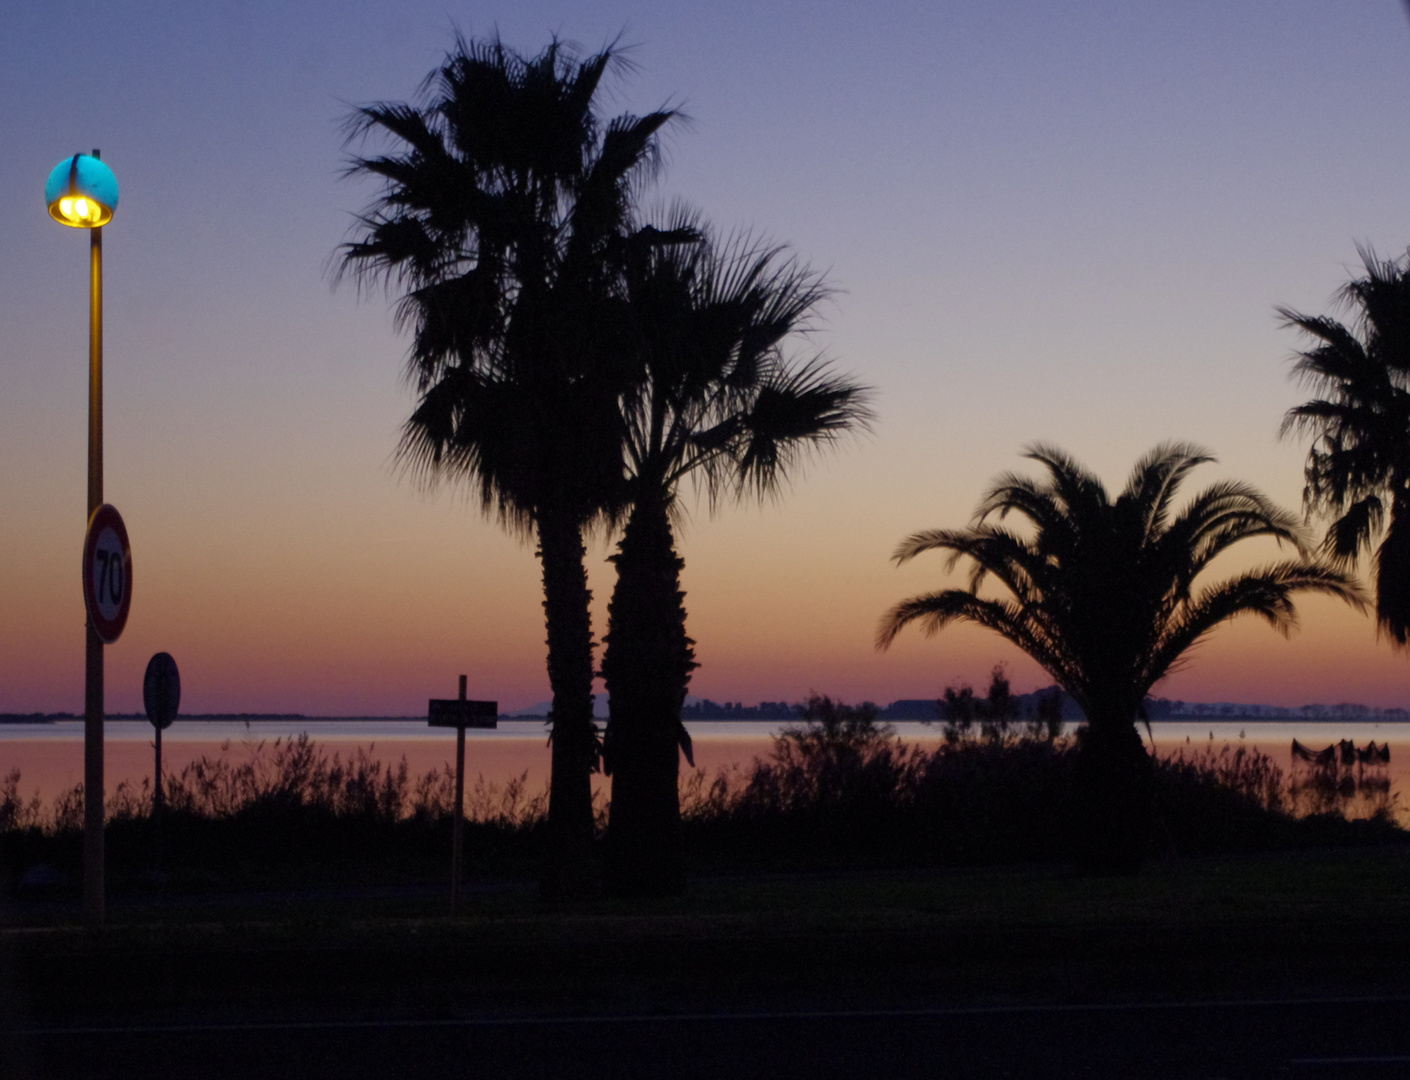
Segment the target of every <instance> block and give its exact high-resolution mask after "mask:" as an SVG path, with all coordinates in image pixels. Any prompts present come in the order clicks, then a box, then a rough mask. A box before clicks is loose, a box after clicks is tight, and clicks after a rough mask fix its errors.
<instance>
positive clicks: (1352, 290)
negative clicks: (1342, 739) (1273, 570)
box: [1278, 248, 1410, 648]
mask: <svg viewBox="0 0 1410 1080" xmlns="http://www.w3.org/2000/svg"><path fill="white" fill-rule="evenodd" d="M1360 254H1361V260H1362V263H1363V264H1364V265H1365V267H1366V276H1365V277H1364V278H1358V279H1355V280H1353V281H1350V282H1348V283H1347V284H1346V285H1345V286H1344V287H1343V288H1342V290H1341V294H1340V299H1341V300H1342V301H1343V302H1344V303H1345V304H1346V305H1347V306H1349V307H1354V308H1355V309H1356V313H1357V318H1356V325H1355V326H1354V327H1353V328H1348V327H1346V326H1344V325H1342V324H1341V323H1339V322H1337V321H1336V320H1335V319H1330V318H1325V317H1316V316H1311V315H1299V314H1298V313H1297V312H1295V311H1290V310H1288V309H1287V308H1279V309H1278V313H1279V314H1280V315H1282V316H1283V318H1284V319H1285V320H1286V325H1288V326H1291V327H1296V328H1297V329H1298V330H1301V331H1302V332H1303V333H1304V334H1305V335H1307V336H1308V337H1309V338H1311V339H1312V341H1313V346H1312V348H1310V349H1308V350H1306V351H1305V352H1300V353H1298V354H1297V362H1296V364H1295V365H1294V366H1293V374H1294V375H1295V376H1296V377H1297V378H1298V379H1299V380H1300V381H1301V382H1302V383H1303V385H1305V386H1308V387H1310V388H1311V389H1312V391H1313V392H1314V393H1316V394H1317V395H1318V396H1317V397H1316V398H1314V399H1313V400H1312V401H1309V402H1307V403H1306V404H1303V405H1299V406H1297V407H1296V408H1294V409H1290V410H1289V411H1288V414H1287V416H1286V418H1285V419H1284V420H1283V433H1284V434H1287V433H1288V432H1292V431H1299V432H1307V433H1310V434H1311V435H1312V436H1313V443H1312V448H1311V450H1310V451H1309V452H1308V456H1307V468H1306V474H1305V475H1306V486H1305V487H1304V489H1303V504H1304V506H1305V507H1306V509H1307V512H1308V514H1309V515H1311V514H1325V515H1328V516H1331V517H1333V518H1334V520H1333V521H1332V523H1331V525H1330V526H1329V527H1328V528H1327V533H1326V537H1325V539H1324V540H1323V544H1322V548H1323V551H1324V552H1325V553H1326V554H1327V555H1328V556H1329V557H1330V558H1331V559H1332V560H1333V561H1334V562H1336V563H1338V564H1340V565H1343V566H1352V565H1354V564H1355V563H1356V562H1357V560H1358V558H1359V557H1360V555H1361V554H1362V553H1363V552H1364V553H1366V554H1368V555H1369V554H1371V552H1372V549H1373V548H1374V555H1375V557H1374V563H1375V584H1376V622H1377V625H1378V627H1379V629H1380V630H1381V632H1382V633H1384V634H1385V635H1386V636H1388V637H1389V638H1390V640H1391V642H1392V643H1393V644H1394V645H1396V646H1398V647H1402V648H1403V647H1405V646H1406V645H1410V255H1407V256H1406V258H1404V259H1401V260H1398V261H1384V262H1383V261H1381V260H1379V259H1377V258H1376V255H1375V252H1373V251H1371V250H1370V249H1369V248H1365V249H1361V251H1360ZM1378 537H1379V538H1380V546H1379V547H1376V546H1375V544H1376V539H1377V538H1378Z"/></svg>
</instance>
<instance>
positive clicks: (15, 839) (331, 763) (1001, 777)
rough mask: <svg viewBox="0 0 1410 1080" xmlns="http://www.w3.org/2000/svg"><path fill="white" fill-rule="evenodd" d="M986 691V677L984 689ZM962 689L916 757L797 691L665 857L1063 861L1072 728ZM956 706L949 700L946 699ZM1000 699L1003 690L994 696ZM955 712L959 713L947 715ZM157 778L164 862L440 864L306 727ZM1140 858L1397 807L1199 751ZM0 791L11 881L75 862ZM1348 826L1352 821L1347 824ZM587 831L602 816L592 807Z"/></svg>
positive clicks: (476, 839) (534, 808)
mask: <svg viewBox="0 0 1410 1080" xmlns="http://www.w3.org/2000/svg"><path fill="white" fill-rule="evenodd" d="M996 681H997V680H996ZM990 689H991V694H990V697H989V698H987V699H977V698H974V697H973V695H972V694H971V695H970V699H971V706H972V709H973V711H972V713H971V714H970V715H971V716H973V717H977V719H978V723H979V725H980V727H979V730H978V731H975V730H973V729H972V728H966V727H965V719H964V717H963V713H962V712H961V713H957V714H956V716H955V717H952V719H951V720H950V721H949V723H948V724H947V727H946V739H945V741H944V742H943V743H942V744H941V745H940V746H939V747H937V748H936V749H934V750H933V751H928V750H926V749H924V748H921V747H919V746H915V745H908V744H906V743H905V742H904V741H903V740H901V739H899V738H898V737H897V736H896V735H895V733H894V731H893V729H891V728H890V727H889V726H888V725H886V724H884V723H881V722H879V720H878V717H877V712H876V709H875V708H874V707H871V706H855V707H852V706H846V705H842V704H838V703H836V702H833V701H831V700H830V699H828V698H826V697H819V698H814V699H813V700H812V701H810V702H809V703H808V705H807V707H806V709H805V716H804V718H803V721H802V722H801V723H799V724H796V725H790V726H789V727H787V728H786V729H785V730H784V731H783V732H782V733H780V734H779V735H778V736H777V737H776V738H775V739H774V742H773V746H772V748H771V750H770V752H769V754H768V755H767V756H766V757H763V758H756V759H754V760H753V761H752V762H751V763H749V764H748V765H736V766H734V767H732V768H729V769H723V770H720V771H719V772H718V773H717V774H716V775H714V776H713V777H711V776H709V775H707V774H706V773H705V772H703V771H701V770H696V771H694V772H693V773H690V774H688V775H687V776H686V777H685V778H684V779H683V782H682V799H681V802H682V828H683V839H684V841H685V842H684V844H683V848H684V851H685V856H686V860H687V863H688V864H690V865H691V866H693V867H694V868H696V869H701V868H709V867H715V868H739V869H765V868H771V869H790V868H792V869H806V868H818V867H833V866H925V865H945V864H985V863H999V862H1021V861H1057V860H1066V859H1068V858H1070V856H1071V851H1072V848H1073V845H1074V843H1075V842H1076V840H1077V838H1076V837H1075V836H1074V834H1073V820H1074V819H1073V815H1072V813H1071V807H1070V801H1071V798H1072V795H1071V790H1072V786H1073V785H1072V772H1073V769H1074V767H1075V763H1076V761H1077V757H1078V752H1079V747H1080V740H1081V738H1082V737H1083V735H1082V734H1081V733H1080V732H1079V734H1078V735H1076V736H1061V735H1055V734H1054V733H1053V730H1052V729H1051V728H1045V727H1044V726H1042V724H1041V723H1040V722H1038V721H1039V718H1033V719H1030V720H1029V721H1028V722H1026V723H1023V724H1012V723H1007V722H1005V721H1004V720H1003V719H1002V714H1003V712H1004V710H1005V708H1010V709H1011V704H1009V705H1006V704H1005V702H1006V699H1005V698H1004V696H1003V690H1004V689H1006V687H999V688H998V690H997V692H996V688H995V687H994V686H991V688H990ZM952 697H954V698H958V699H960V700H963V697H964V695H963V694H961V693H958V692H954V693H952ZM1012 700H1013V699H1007V701H1008V702H1009V703H1011V702H1012ZM963 708H964V706H963V705H961V706H960V709H961V710H963ZM244 749H245V752H244V754H243V755H242V757H243V760H240V759H239V758H237V757H236V756H235V755H232V754H231V753H230V752H229V750H230V747H229V744H225V745H224V746H223V747H222V753H221V754H219V755H216V756H207V757H203V758H200V759H198V760H196V761H193V762H191V763H190V764H188V765H187V766H185V767H184V768H183V769H181V770H180V771H179V772H174V773H172V774H170V775H168V776H167V777H166V778H165V784H166V790H167V810H166V812H165V814H164V818H163V826H162V827H163V832H164V835H165V849H166V852H167V858H168V860H169V864H170V868H171V869H172V870H173V872H175V873H178V874H179V873H181V872H182V870H183V868H185V870H186V871H187V872H188V874H194V875H195V877H196V879H198V880H201V879H204V880H209V881H210V882H211V883H215V882H223V883H228V882H230V881H231V880H232V879H235V880H251V881H264V880H267V879H269V878H271V877H272V878H275V879H278V878H281V877H283V876H287V875H288V874H291V873H292V874H293V875H294V876H297V877H301V878H302V879H305V880H307V879H310V878H315V879H319V880H327V879H329V878H333V879H348V878H351V879H357V880H369V879H370V880H407V879H425V878H428V877H431V878H434V877H438V876H440V875H441V874H442V873H443V872H444V862H445V854H446V849H447V846H448V842H449V831H450V817H451V810H452V805H453V799H454V778H453V776H452V775H451V774H450V773H449V772H447V771H446V770H444V769H438V770H432V771H431V772H428V773H424V774H421V775H415V776H414V775H412V774H411V773H410V771H409V770H408V767H407V764H406V762H405V760H404V759H403V760H402V761H401V762H400V763H398V764H396V765H387V764H385V763H383V762H381V761H378V760H376V759H375V758H373V757H371V756H370V755H369V754H368V753H367V752H366V751H363V750H358V751H357V752H355V753H354V754H353V755H352V756H351V757H349V758H347V759H343V758H342V757H340V756H339V755H338V754H332V755H329V754H327V753H326V752H324V751H322V750H320V749H319V748H318V746H317V745H316V744H315V743H314V742H313V741H312V740H310V739H309V738H308V736H307V735H303V736H300V737H298V738H296V739H293V740H289V741H282V740H276V741H275V742H274V743H272V744H266V743H252V744H247V746H246V747H245V748H244ZM1154 771H1155V778H1156V829H1155V830H1154V834H1153V838H1152V841H1151V852H1150V854H1152V855H1162V854H1167V855H1168V854H1181V855H1183V854H1200V853H1210V852H1235V851H1257V850H1270V849H1278V848H1289V847H1301V846H1321V845H1328V844H1332V845H1346V844H1360V843H1368V842H1377V843H1378V842H1397V841H1401V840H1405V839H1407V836H1406V833H1405V832H1404V831H1402V830H1401V829H1400V828H1399V827H1397V825H1396V824H1395V823H1394V820H1393V811H1394V809H1395V806H1394V800H1393V798H1392V797H1391V796H1390V795H1389V794H1388V793H1387V794H1386V795H1385V796H1384V797H1383V798H1381V799H1380V800H1379V801H1376V800H1371V801H1367V800H1365V799H1364V798H1361V797H1359V795H1358V794H1357V793H1356V792H1354V791H1342V792H1340V793H1338V792H1336V791H1335V790H1333V789H1331V788H1328V787H1327V786H1326V785H1323V786H1322V787H1317V786H1316V785H1314V784H1309V783H1305V782H1304V783H1301V784H1297V783H1289V782H1288V781H1287V779H1286V778H1285V777H1284V775H1283V773H1282V770H1280V769H1279V768H1278V767H1277V766H1276V765H1274V764H1273V762H1272V761H1271V759H1269V758H1268V757H1267V756H1266V755H1264V754H1261V753H1259V752H1258V751H1256V750H1252V749H1249V748H1246V747H1242V746H1240V747H1237V748H1233V747H1228V746H1225V747H1223V748H1221V749H1219V750H1217V751H1216V750H1215V749H1213V747H1208V748H1204V749H1199V750H1196V751H1192V752H1188V753H1179V754H1176V755H1174V756H1172V757H1166V758H1162V759H1159V760H1157V761H1156V763H1155V770H1154ZM21 779H22V778H21V776H20V774H19V773H18V771H12V772H11V773H10V774H9V775H8V776H6V777H5V778H4V779H3V781H0V864H3V866H4V867H5V868H6V874H5V877H7V878H9V879H10V880H11V882H13V881H14V880H16V879H17V877H18V875H19V874H21V873H22V872H23V871H24V870H26V868H29V867H32V866H35V865H37V864H52V865H59V866H71V867H76V866H77V861H78V842H79V836H80V829H81V819H82V789H81V787H78V788H75V789H74V790H72V791H69V792H66V793H64V794H63V795H61V796H60V797H59V798H57V799H56V800H55V801H54V802H53V804H52V805H51V806H50V807H48V808H46V807H44V806H42V805H41V803H40V801H39V799H38V797H37V796H33V797H31V798H29V799H28V800H26V799H25V798H24V797H23V796H22V795H21ZM466 810H467V816H468V819H469V823H470V824H469V831H468V833H467V857H468V860H469V863H470V866H471V872H472V873H485V872H494V873H504V872H509V873H528V872H529V869H530V868H531V867H532V866H533V865H534V860H535V859H536V858H538V857H539V853H540V850H541V845H542V843H543V838H544V833H545V826H546V816H547V794H546V792H545V793H531V792H529V791H528V790H527V786H526V776H523V775H521V776H520V777H518V778H515V779H512V780H510V781H509V782H508V783H506V784H503V785H499V784H493V783H489V782H487V781H485V780H484V778H483V777H481V778H479V779H478V780H477V781H475V782H473V783H471V784H470V785H469V786H468V790H467V794H466ZM108 813H109V818H110V826H109V829H110V836H111V838H112V851H113V857H114V863H115V873H116V876H117V877H118V878H119V879H121V878H122V877H123V875H124V873H125V872H126V873H128V874H129V876H130V875H132V874H135V873H137V872H139V871H141V870H142V869H143V868H144V867H146V866H148V865H149V862H150V852H151V850H152V844H153V840H154V837H153V835H152V834H153V821H152V818H151V795H150V790H149V785H148V783H147V782H146V781H144V782H143V784H142V785H140V786H138V787H133V786H130V785H127V784H123V785H120V786H119V788H118V790H117V791H116V792H115V794H114V795H113V797H112V798H111V799H109V801H108ZM1348 813H1351V814H1353V815H1359V816H1354V817H1351V818H1348V816H1347V814H1348ZM596 818H597V822H598V832H599V835H601V832H602V829H603V827H604V826H605V806H604V805H603V803H602V801H601V799H600V798H599V801H598V803H597V805H596Z"/></svg>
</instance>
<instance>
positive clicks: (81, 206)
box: [44, 154, 118, 229]
mask: <svg viewBox="0 0 1410 1080" xmlns="http://www.w3.org/2000/svg"><path fill="white" fill-rule="evenodd" d="M44 204H45V205H46V206H48V207H49V216H50V217H52V218H53V219H54V220H55V221H57V222H58V223H59V224H60V225H69V226H72V227H73V228H75V229H95V228H97V227H98V226H100V225H106V224H107V223H108V222H109V221H111V220H112V217H113V211H114V210H116V209H117V204H118V182H117V177H116V176H114V175H113V170H112V169H110V168H108V167H107V166H106V165H105V164H103V162H102V161H100V160H99V159H98V158H96V157H93V156H92V155H91V154H74V155H73V157H71V158H65V159H64V160H63V161H61V162H59V163H58V164H57V165H55V166H54V171H53V172H51V173H50V174H49V181H48V183H46V184H45V185H44Z"/></svg>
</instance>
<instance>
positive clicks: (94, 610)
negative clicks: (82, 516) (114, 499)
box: [83, 503, 132, 645]
mask: <svg viewBox="0 0 1410 1080" xmlns="http://www.w3.org/2000/svg"><path fill="white" fill-rule="evenodd" d="M109 529H111V530H112V531H113V532H114V533H115V534H116V535H117V540H118V544H119V546H120V547H121V548H122V558H121V563H122V565H121V572H122V599H121V600H120V601H119V602H118V607H117V612H116V613H115V614H114V615H113V616H112V617H111V618H110V617H108V616H106V615H104V614H103V605H102V604H100V603H99V602H98V593H97V587H98V586H99V585H102V584H104V582H103V581H95V579H94V574H93V571H94V565H93V564H94V562H95V561H96V559H97V554H98V541H99V539H101V537H102V535H103V533H104V532H105V531H107V530H109ZM83 606H84V607H85V608H87V610H88V625H89V626H91V627H92V628H93V632H94V633H96V634H97V635H98V639H99V640H100V641H102V642H103V644H105V645H111V644H112V643H113V642H114V641H116V640H117V639H118V638H119V637H120V636H121V635H122V631H123V627H125V626H126V625H127V613H128V611H130V610H131V608H132V546H131V545H130V544H129V543H128V540H127V526H125V525H124V524H123V523H122V515H121V514H119V513H118V512H117V509H116V508H115V507H113V506H110V505H109V504H107V503H104V504H103V505H102V506H100V507H98V509H96V510H94V511H93V514H92V516H91V517H89V519H88V532H87V533H86V534H85V535H84V537H83Z"/></svg>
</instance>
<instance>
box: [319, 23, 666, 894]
mask: <svg viewBox="0 0 1410 1080" xmlns="http://www.w3.org/2000/svg"><path fill="white" fill-rule="evenodd" d="M619 64H620V56H619V54H618V52H617V51H616V50H614V49H613V48H611V47H609V48H606V49H604V50H603V51H601V52H599V53H597V54H595V55H591V56H586V57H580V56H579V55H577V54H576V53H575V52H574V51H573V50H571V49H569V48H568V47H566V46H564V45H562V44H561V43H559V42H557V41H555V42H553V43H552V44H550V45H549V46H548V47H547V48H546V49H544V50H543V51H542V52H540V53H538V54H537V55H535V56H532V57H529V56H524V55H521V54H519V53H517V52H515V51H514V50H512V49H510V48H508V47H507V46H505V45H504V44H502V43H501V42H500V41H498V40H497V39H496V40H489V41H480V40H470V41H467V40H465V39H463V38H459V37H457V39H456V44H455V47H454V49H453V50H452V51H451V52H450V53H449V54H448V55H447V57H446V59H445V61H444V63H443V64H442V65H441V66H440V67H439V68H438V69H437V70H436V71H434V72H433V73H432V74H431V76H430V77H429V78H428V80H427V82H426V85H425V88H424V100H423V102H422V103H421V104H407V103H400V102H388V103H379V104H375V105H370V106H367V107H364V108H360V109H358V110H357V111H356V112H355V113H354V114H353V116H352V117H351V119H350V122H349V128H350V131H349V138H350V140H363V141H365V140H367V139H369V138H379V139H381V140H382V141H383V142H390V144H391V148H390V150H389V152H387V153H384V154H380V155H371V156H360V157H354V158H353V159H352V161H351V164H350V168H349V172H350V174H351V175H354V176H365V177H369V178H372V179H374V180H376V181H379V182H380V184H381V187H382V190H381V194H380V195H379V197H378V198H377V199H376V201H375V202H374V203H373V204H372V206H371V208H370V209H369V210H368V211H367V212H366V213H365V214H364V215H363V216H362V217H361V218H360V219H359V221H358V225H357V227H356V230H355V238H354V239H353V240H352V241H351V242H349V243H347V244H345V245H343V247H342V249H341V252H340V260H339V272H340V273H351V274H352V275H354V276H355V277H356V278H357V279H358V280H359V281H360V282H362V283H367V282H370V283H373V284H379V285H382V286H384V287H386V288H387V289H388V290H393V291H401V296H400V298H399V301H398V306H397V312H396V314H397V321H398V325H399V326H403V327H408V328H410V329H411V331H412V344H411V348H410V352H409V355H408V358H407V365H406V371H407V379H408V382H409V383H410V385H411V386H412V388H413V389H414V391H415V393H416V395H417V398H418V400H417V404H416V407H415V409H414V411H413V412H412V414H411V417H410V419H409V420H407V422H406V424H405V426H404V428H403V431H402V437H401V442H400V444H399V446H398V457H399V460H400V462H401V463H402V464H403V466H404V467H405V468H406V469H407V470H408V471H409V472H411V473H413V474H414V475H416V476H418V477H419V478H421V479H423V480H425V481H426V482H428V483H430V484H435V483H438V482H451V483H457V484H465V485H468V486H469V487H470V489H471V490H472V491H473V492H474V493H475V494H476V495H477V496H478V499H479V503H480V506H481V508H482V510H483V511H484V512H485V513H486V514H489V515H492V516H495V517H497V518H498V519H499V521H500V522H501V523H502V524H503V525H504V526H505V527H507V528H509V529H510V530H511V531H514V532H516V533H518V534H521V535H524V536H525V537H529V536H532V537H533V538H534V539H535V540H536V541H537V554H538V557H539V560H540V562H541V564H542V569H543V590H544V610H545V615H546V623H547V630H548V656H547V664H548V676H549V683H550V686H551V689H552V693H553V706H552V716H551V723H552V736H551V739H552V779H551V784H550V796H549V830H550V833H551V835H552V837H553V843H552V845H551V846H552V850H553V852H554V854H553V855H552V856H551V860H550V866H549V867H548V870H547V873H546V876H545V887H546V889H548V890H549V891H551V892H555V893H571V892H582V891H584V890H588V889H591V887H592V885H591V878H592V870H591V856H590V845H591V838H592V829H593V819H592V795H591V787H590V773H591V771H592V770H593V769H594V768H595V767H596V761H597V732H596V728H595V725H594V724H593V720H592V680H593V640H592V625H591V618H590V614H589V601H590V599H591V594H590V592H589V591H588V587H587V574H586V570H585V565H584V556H585V551H584V544H583V533H584V529H585V528H586V527H589V526H590V525H591V524H592V523H593V522H595V521H598V520H601V518H602V516H603V515H604V513H607V512H609V511H610V510H611V508H612V507H613V506H614V505H615V504H616V502H617V500H619V499H620V497H621V494H622V487H621V485H622V481H623V472H622V464H621V444H622V432H621V414H620V410H619V409H618V396H619V393H620V391H621V388H622V385H623V382H622V380H623V376H624V374H625V373H626V368H625V366H624V365H623V364H622V363H621V362H620V361H619V359H617V357H618V356H619V354H620V349H619V348H618V347H617V346H616V345H615V344H614V343H613V337H614V331H613V325H612V320H613V318H614V317H615V316H614V315H613V312H614V310H615V308H614V306H613V304H612V303H611V299H612V295H613V291H614V289H615V288H616V283H617V281H618V268H617V261H618V260H619V259H620V256H621V252H622V251H623V250H624V244H625V243H626V238H627V237H628V236H630V235H631V234H632V233H633V231H634V229H635V225H634V210H633V199H634V196H635V194H636V193H637V192H638V191H639V190H640V187H641V183H642V181H643V180H644V179H646V178H648V177H649V175H650V174H651V172H652V169H653V166H654V164H655V162H656V155H657V142H656V139H657V133H658V132H659V131H660V130H661V128H662V127H663V126H664V125H665V124H667V123H668V122H669V121H670V120H671V119H672V116H673V113H672V112H671V111H669V110H661V111H657V112H654V113H651V114H649V115H647V116H643V117H636V116H631V115H622V116H617V117H615V118H614V119H612V120H610V121H604V120H603V119H602V118H601V117H600V116H599V114H598V111H597V96H598V92H599V88H600V86H601V83H602V80H603V77H604V76H605V75H606V74H607V73H608V72H609V71H610V70H611V69H612V68H613V67H614V65H619Z"/></svg>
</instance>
